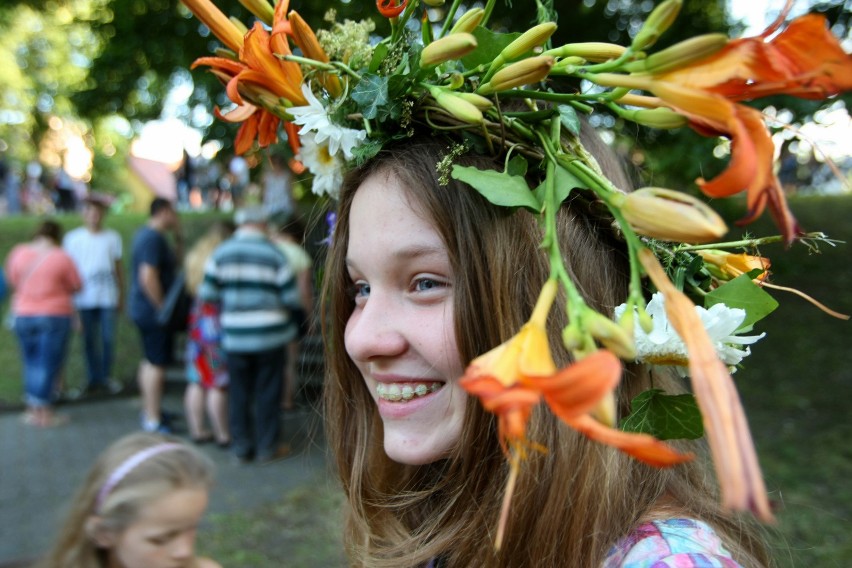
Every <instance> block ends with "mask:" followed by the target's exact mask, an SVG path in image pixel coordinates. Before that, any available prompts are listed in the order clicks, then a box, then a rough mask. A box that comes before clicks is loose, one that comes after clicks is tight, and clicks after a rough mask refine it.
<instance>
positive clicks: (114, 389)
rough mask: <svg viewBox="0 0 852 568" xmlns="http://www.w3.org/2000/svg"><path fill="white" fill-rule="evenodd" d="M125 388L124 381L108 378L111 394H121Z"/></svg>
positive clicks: (108, 390)
mask: <svg viewBox="0 0 852 568" xmlns="http://www.w3.org/2000/svg"><path fill="white" fill-rule="evenodd" d="M123 390H124V383H122V382H121V381H116V380H115V379H107V392H108V393H109V394H119V393H121V391H123Z"/></svg>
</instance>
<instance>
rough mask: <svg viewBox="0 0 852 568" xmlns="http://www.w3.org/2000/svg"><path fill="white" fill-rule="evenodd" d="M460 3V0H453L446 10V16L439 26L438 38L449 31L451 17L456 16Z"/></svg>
mask: <svg viewBox="0 0 852 568" xmlns="http://www.w3.org/2000/svg"><path fill="white" fill-rule="evenodd" d="M460 4H461V0H453V4H452V6H450V11H449V12H447V17H446V18H444V25H443V26H441V33H440V34H438V37H439V38H442V37H444V36H445V35H447V32H448V31H450V26H451V25H452V24H453V18H455V17H456V12H457V11H458V9H459V5H460Z"/></svg>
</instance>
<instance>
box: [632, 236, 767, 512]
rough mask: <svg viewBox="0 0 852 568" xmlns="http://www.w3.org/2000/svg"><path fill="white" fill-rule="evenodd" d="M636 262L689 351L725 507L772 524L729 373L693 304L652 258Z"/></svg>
mask: <svg viewBox="0 0 852 568" xmlns="http://www.w3.org/2000/svg"><path fill="white" fill-rule="evenodd" d="M639 260H640V262H641V263H642V266H643V267H644V268H645V271H646V272H647V273H648V276H649V277H650V278H651V281H652V282H653V283H654V285H655V286H656V287H657V289H658V290H659V291H660V292H661V293H662V294H663V296H664V298H665V304H666V315H667V316H668V318H669V321H671V323H672V326H673V327H674V329H675V330H676V331H677V333H678V335H680V337H681V339H683V342H684V344H686V348H687V351H688V352H689V374H690V377H691V380H692V390H693V392H694V394H695V399H696V401H697V402H698V407H699V408H700V409H701V416H702V418H703V421H704V430H705V432H707V440H708V442H709V443H710V451H711V452H712V454H713V462H714V464H715V466H716V475H717V477H718V478H719V485H720V486H721V489H722V503H723V505H724V506H725V507H727V508H729V509H734V510H740V511H746V510H748V511H752V512H753V513H754V514H755V515H756V516H757V517H758V518H760V519H762V520H764V521H771V520H772V511H771V510H770V508H769V499H768V497H767V495H766V486H765V485H764V483H763V475H762V474H761V472H760V465H759V464H758V462H757V454H756V453H755V450H754V443H753V442H752V439H751V433H750V432H749V429H748V423H747V422H746V417H745V412H744V411H743V407H742V404H741V402H740V398H739V395H738V394H737V389H736V387H735V386H734V383H733V380H732V379H731V374H730V373H729V372H728V368H727V367H726V366H725V364H724V363H722V361H720V360H719V357H718V356H717V355H716V350H715V348H714V347H713V343H712V342H711V341H710V338H709V336H708V335H707V331H706V330H705V329H704V327H703V326H702V325H701V318H700V316H699V315H698V313H697V312H696V311H695V305H694V304H693V303H692V301H691V300H690V299H689V298H687V297H686V295H684V294H683V293H682V292H681V291H679V290H678V289H677V288H675V286H674V284H672V283H671V281H670V280H669V278H668V276H666V273H665V270H663V267H662V266H661V265H660V263H659V261H658V260H657V258H656V257H655V256H654V253H653V252H651V251H650V250H649V249H642V250H641V251H639Z"/></svg>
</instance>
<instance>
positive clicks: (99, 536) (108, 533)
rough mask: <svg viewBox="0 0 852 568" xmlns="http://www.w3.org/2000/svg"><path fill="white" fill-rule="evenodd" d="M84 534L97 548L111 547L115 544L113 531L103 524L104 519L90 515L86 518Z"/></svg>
mask: <svg viewBox="0 0 852 568" xmlns="http://www.w3.org/2000/svg"><path fill="white" fill-rule="evenodd" d="M86 536H88V537H89V539H90V540H91V541H92V542H94V543H95V546H96V547H97V548H112V547H113V546H115V540H116V535H115V532H114V531H113V530H111V529H109V528H107V527H106V526H105V523H104V520H103V519H102V518H101V517H99V516H97V515H92V516H90V517H89V518H87V519H86Z"/></svg>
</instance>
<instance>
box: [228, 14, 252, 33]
mask: <svg viewBox="0 0 852 568" xmlns="http://www.w3.org/2000/svg"><path fill="white" fill-rule="evenodd" d="M228 19H229V20H230V21H231V23H232V24H233V25H234V27H235V28H236V29H237V30H238V31H239V32H240V33H241V34H242V35H246V34H247V33H248V28H247V27H246V25H245V24H244V23H242V22H241V21H240V20H238V19H237V18H235V17H233V16H231V17H230V18H228Z"/></svg>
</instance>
